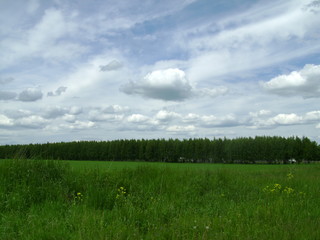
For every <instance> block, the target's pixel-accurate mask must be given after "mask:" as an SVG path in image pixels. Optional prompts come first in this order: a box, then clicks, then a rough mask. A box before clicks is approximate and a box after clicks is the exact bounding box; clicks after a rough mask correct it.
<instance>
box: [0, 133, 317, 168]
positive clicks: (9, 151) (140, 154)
mask: <svg viewBox="0 0 320 240" xmlns="http://www.w3.org/2000/svg"><path fill="white" fill-rule="evenodd" d="M0 158H2V159H10V158H41V159H60V160H99V161H159V162H210V163H256V162H264V163H280V162H281V163H288V162H289V160H290V159H295V160H296V161H297V162H302V161H304V162H309V161H318V160H319V159H320V146H319V145H318V144H317V143H316V142H314V141H311V140H310V139H308V138H306V137H303V138H302V139H301V138H299V137H290V138H284V137H268V136H260V137H259V136H257V137H255V138H251V137H249V138H236V139H226V138H224V139H221V138H218V139H212V140H210V139H207V138H194V139H191V138H190V139H184V140H178V139H167V140H166V139H151V140H145V139H139V140H136V139H130V140H114V141H79V142H60V143H45V144H29V145H4V146H0Z"/></svg>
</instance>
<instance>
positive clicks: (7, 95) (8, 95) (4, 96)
mask: <svg viewBox="0 0 320 240" xmlns="http://www.w3.org/2000/svg"><path fill="white" fill-rule="evenodd" d="M16 96H17V94H16V93H15V92H10V91H0V100H12V99H15V98H16Z"/></svg>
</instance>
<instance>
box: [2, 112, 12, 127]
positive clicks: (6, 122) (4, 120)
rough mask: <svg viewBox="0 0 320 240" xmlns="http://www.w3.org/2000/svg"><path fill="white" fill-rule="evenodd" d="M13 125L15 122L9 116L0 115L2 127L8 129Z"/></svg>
mask: <svg viewBox="0 0 320 240" xmlns="http://www.w3.org/2000/svg"><path fill="white" fill-rule="evenodd" d="M12 125H13V120H12V119H10V118H8V117H7V116H5V115H3V114H0V127H8V126H12Z"/></svg>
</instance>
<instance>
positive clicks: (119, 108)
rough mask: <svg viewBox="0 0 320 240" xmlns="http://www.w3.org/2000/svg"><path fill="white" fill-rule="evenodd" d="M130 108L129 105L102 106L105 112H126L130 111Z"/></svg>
mask: <svg viewBox="0 0 320 240" xmlns="http://www.w3.org/2000/svg"><path fill="white" fill-rule="evenodd" d="M129 110H130V109H129V107H127V106H120V105H117V104H115V105H109V106H105V107H102V108H101V111H102V112H103V113H125V112H128V111H129Z"/></svg>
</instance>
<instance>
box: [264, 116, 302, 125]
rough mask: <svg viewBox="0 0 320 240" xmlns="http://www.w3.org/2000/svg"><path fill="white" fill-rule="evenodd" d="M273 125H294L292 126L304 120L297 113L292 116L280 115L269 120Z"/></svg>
mask: <svg viewBox="0 0 320 240" xmlns="http://www.w3.org/2000/svg"><path fill="white" fill-rule="evenodd" d="M269 121H271V122H272V123H273V124H279V125H292V124H300V123H301V122H302V118H301V117H300V116H298V115H297V114H295V113H290V114H278V115H277V116H275V117H273V118H271V119H269Z"/></svg>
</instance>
